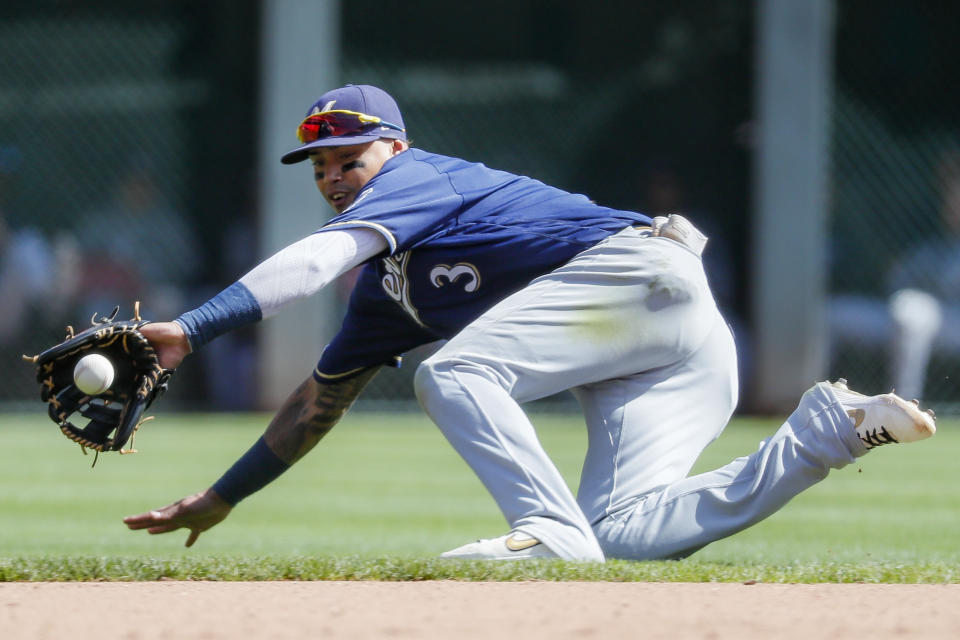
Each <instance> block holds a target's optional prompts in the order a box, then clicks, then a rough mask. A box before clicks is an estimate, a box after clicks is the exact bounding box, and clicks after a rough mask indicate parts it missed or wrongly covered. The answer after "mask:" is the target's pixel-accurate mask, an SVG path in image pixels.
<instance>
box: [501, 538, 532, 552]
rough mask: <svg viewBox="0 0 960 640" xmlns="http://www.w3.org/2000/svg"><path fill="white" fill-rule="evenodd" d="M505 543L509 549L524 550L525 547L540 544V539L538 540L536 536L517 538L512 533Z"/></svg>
mask: <svg viewBox="0 0 960 640" xmlns="http://www.w3.org/2000/svg"><path fill="white" fill-rule="evenodd" d="M504 544H505V545H507V549H509V550H510V551H523V550H524V549H529V548H530V547H535V546H537V545H538V544H540V541H539V540H537V539H536V538H530V539H528V540H516V539H514V537H513V536H512V535H511V536H510V537H509V538H507V539H506V541H505V542H504Z"/></svg>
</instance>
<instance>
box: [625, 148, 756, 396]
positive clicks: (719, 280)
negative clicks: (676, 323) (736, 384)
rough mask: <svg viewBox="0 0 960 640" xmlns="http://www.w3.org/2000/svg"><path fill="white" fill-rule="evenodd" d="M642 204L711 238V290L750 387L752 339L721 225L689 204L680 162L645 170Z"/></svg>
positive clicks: (706, 258) (707, 254)
mask: <svg viewBox="0 0 960 640" xmlns="http://www.w3.org/2000/svg"><path fill="white" fill-rule="evenodd" d="M637 182H638V187H639V202H638V204H637V210H638V211H642V212H643V213H645V214H647V215H649V216H651V217H652V216H668V215H670V214H671V213H679V214H680V215H682V216H684V217H686V218H687V219H689V220H690V221H691V222H693V224H694V225H696V226H697V228H698V229H700V231H702V232H703V233H704V234H705V235H706V236H707V238H708V240H707V247H706V249H705V250H704V252H703V262H704V264H705V265H706V269H705V270H706V272H707V277H708V279H709V281H710V289H711V291H712V292H713V295H714V297H715V298H716V300H717V306H718V307H720V310H721V311H722V312H723V316H724V317H725V318H726V319H727V322H728V323H729V324H730V327H731V330H732V331H733V334H734V339H735V340H736V343H737V361H738V363H737V364H738V367H739V370H740V383H741V387H744V388H746V387H747V384H746V383H747V380H748V378H749V374H750V340H749V336H748V334H747V327H746V323H745V322H744V321H743V317H742V315H741V314H740V313H738V310H737V306H736V293H737V292H736V289H735V287H736V274H735V272H734V271H735V270H734V266H733V256H732V255H731V252H730V245H729V243H728V242H727V239H726V238H725V237H724V236H723V234H722V233H721V231H720V225H719V223H718V221H717V220H716V218H715V216H714V215H713V214H712V213H710V212H709V211H705V210H704V209H702V208H700V207H698V206H697V205H696V204H694V203H692V202H690V201H689V197H690V196H689V193H688V190H687V186H686V181H685V180H684V176H683V174H682V172H681V171H680V169H679V168H678V165H677V163H675V162H674V161H672V160H670V159H667V158H654V159H652V160H650V161H648V162H647V163H646V164H645V165H644V166H643V167H642V169H641V171H640V175H639V178H638V180H637Z"/></svg>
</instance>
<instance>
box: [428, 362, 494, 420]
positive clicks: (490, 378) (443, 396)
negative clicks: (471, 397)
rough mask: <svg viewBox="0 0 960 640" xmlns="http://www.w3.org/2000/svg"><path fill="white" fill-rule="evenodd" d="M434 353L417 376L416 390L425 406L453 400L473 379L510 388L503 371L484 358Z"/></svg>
mask: <svg viewBox="0 0 960 640" xmlns="http://www.w3.org/2000/svg"><path fill="white" fill-rule="evenodd" d="M438 355H440V354H434V355H433V356H431V357H429V358H427V359H426V360H424V361H423V362H422V363H420V366H418V367H417V371H416V373H414V376H413V392H414V394H415V395H416V397H417V400H418V401H419V402H420V405H421V406H423V407H424V408H427V407H428V404H431V403H436V402H443V401H452V400H453V398H454V397H455V395H456V394H453V393H452V392H453V391H454V390H460V389H461V388H462V387H463V386H464V384H465V383H466V382H469V380H476V381H477V383H478V384H479V383H480V381H484V382H488V383H492V384H494V385H496V386H499V387H502V388H504V389H506V388H507V386H508V385H507V383H506V381H505V380H504V378H503V375H502V373H501V372H498V371H496V370H495V369H494V367H492V366H490V365H487V364H484V363H483V362H480V361H477V360H473V359H467V358H464V357H462V356H459V355H452V356H446V357H445V356H442V355H441V357H437V356H438Z"/></svg>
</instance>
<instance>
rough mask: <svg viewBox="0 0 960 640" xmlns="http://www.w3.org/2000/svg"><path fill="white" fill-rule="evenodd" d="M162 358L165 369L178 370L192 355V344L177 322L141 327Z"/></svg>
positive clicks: (154, 323)
mask: <svg viewBox="0 0 960 640" xmlns="http://www.w3.org/2000/svg"><path fill="white" fill-rule="evenodd" d="M140 333H142V334H143V337H144V338H146V339H147V340H148V341H149V342H150V344H151V345H152V346H153V348H154V349H155V350H156V352H157V357H158V358H160V366H161V367H163V368H164V369H176V368H177V367H178V366H180V363H181V362H183V359H184V358H186V357H187V354H189V353H190V342H189V341H188V340H187V334H186V333H184V331H183V327H181V326H180V325H179V324H177V323H176V322H151V323H149V324H145V325H143V326H142V327H140Z"/></svg>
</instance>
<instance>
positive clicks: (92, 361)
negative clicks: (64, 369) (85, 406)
mask: <svg viewBox="0 0 960 640" xmlns="http://www.w3.org/2000/svg"><path fill="white" fill-rule="evenodd" d="M113 375H114V371H113V365H112V364H110V361H109V360H108V359H107V357H106V356H103V355H101V354H99V353H91V354H90V355H86V356H83V357H82V358H80V359H79V360H77V366H75V367H74V368H73V381H74V382H75V383H76V385H77V388H78V389H80V391H83V392H84V393H85V394H87V395H89V396H96V395H99V394H101V393H103V392H104V391H106V390H107V389H109V388H110V385H111V384H113Z"/></svg>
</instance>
